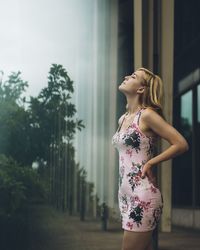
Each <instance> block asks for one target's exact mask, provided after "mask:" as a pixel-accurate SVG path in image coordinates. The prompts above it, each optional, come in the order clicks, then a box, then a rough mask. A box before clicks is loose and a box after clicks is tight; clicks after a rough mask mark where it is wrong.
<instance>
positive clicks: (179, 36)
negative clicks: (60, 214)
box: [75, 0, 200, 232]
mask: <svg viewBox="0 0 200 250" xmlns="http://www.w3.org/2000/svg"><path fill="white" fill-rule="evenodd" d="M92 8H93V9H92V13H93V15H92V18H93V20H92V21H93V26H92V27H91V32H92V34H93V37H91V36H90V38H91V39H93V46H92V47H90V50H91V58H90V60H89V61H87V63H89V65H90V74H91V79H92V80H90V81H88V82H87V83H86V84H85V85H84V86H83V85H80V86H79V85H77V95H76V104H77V108H78V113H79V114H78V115H79V117H80V115H82V119H83V120H85V121H86V129H85V130H84V132H80V133H79V134H78V135H77V138H76V148H77V155H76V159H77V161H78V162H80V164H81V165H83V166H84V167H85V168H86V170H87V172H88V181H91V182H93V183H94V185H95V190H94V192H96V193H97V195H98V197H99V198H100V203H102V202H103V201H105V202H106V203H107V204H108V206H109V207H110V210H111V211H112V212H113V214H115V213H116V214H115V216H117V215H118V199H117V189H118V155H117V152H116V151H115V150H114V149H113V148H112V145H111V138H112V135H113V134H114V133H115V131H116V129H117V121H118V118H119V117H120V115H121V114H122V113H123V112H124V111H125V104H126V103H125V101H126V100H125V98H124V96H122V94H121V93H119V91H118V85H119V84H120V83H121V82H122V79H123V77H124V75H126V74H129V73H131V72H133V71H134V70H135V69H137V68H138V67H141V66H143V67H146V68H149V69H150V70H152V71H153V72H155V73H156V74H158V75H160V76H161V78H162V80H163V83H164V92H165V105H164V113H165V116H166V119H167V120H168V122H169V123H170V124H172V125H173V126H174V127H175V128H176V129H177V130H178V131H180V132H181V133H182V134H183V135H184V137H185V138H186V139H187V141H188V143H189V145H190V150H188V151H187V152H186V153H185V154H184V155H181V156H177V157H176V158H174V159H171V160H168V161H165V162H162V163H161V164H159V166H158V179H159V184H160V185H159V186H160V189H161V192H162V194H163V198H164V209H163V215H162V218H161V223H160V230H161V231H163V232H170V231H171V227H172V225H173V224H174V225H180V226H185V227H189V228H197V229H199V228H200V182H199V178H200V154H199V152H198V151H199V146H200V145H199V144H200V129H199V123H200V68H199V67H200V60H199V51H200V49H199V48H198V44H199V40H200V29H199V22H200V21H199V18H198V12H199V10H200V3H199V1H197V0H191V1H187V0H182V1H181V0H176V1H175V0H118V1H117V0H110V1H105V0H102V1H98V0H96V1H94V2H93V7H92ZM75 92H76V90H75ZM168 146H169V143H168V142H166V141H165V140H162V141H161V144H160V145H159V148H160V150H162V151H163V150H165V149H166V148H167V147H168ZM95 206H96V204H95V201H94V204H93V208H94V209H93V214H94V216H95V215H96V212H95V211H96V209H95Z"/></svg>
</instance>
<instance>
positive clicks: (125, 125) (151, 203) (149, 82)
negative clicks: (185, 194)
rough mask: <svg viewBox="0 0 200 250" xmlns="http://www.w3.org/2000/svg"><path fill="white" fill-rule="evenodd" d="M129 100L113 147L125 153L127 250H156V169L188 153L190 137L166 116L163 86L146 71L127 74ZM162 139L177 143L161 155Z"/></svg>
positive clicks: (122, 184) (159, 201) (159, 202)
mask: <svg viewBox="0 0 200 250" xmlns="http://www.w3.org/2000/svg"><path fill="white" fill-rule="evenodd" d="M119 90H120V91H121V92H122V93H123V94H124V95H125V96H126V99H127V105H126V113H125V114H123V115H122V116H121V117H120V118H119V128H118V129H117V131H116V133H115V134H114V136H113V138H112V144H113V145H114V146H115V147H116V148H117V149H118V151H119V192H118V199H119V208H120V214H121V221H122V228H123V229H124V235H123V242H122V250H151V249H153V248H152V242H151V238H152V231H153V230H154V229H155V227H156V226H157V225H158V222H159V219H160V216H161V214H162V209H163V204H164V203H163V196H162V194H161V192H160V190H159V188H158V186H157V183H156V176H155V172H154V171H153V167H154V166H155V165H157V164H158V163H160V162H162V161H166V160H168V159H171V158H173V157H175V156H177V155H179V154H182V153H184V152H185V151H187V150H188V148H189V146H188V143H187V141H186V140H185V138H184V137H183V136H182V135H181V134H180V133H179V132H178V131H177V130H176V129H175V128H174V127H173V126H171V125H170V124H169V123H167V122H166V120H165V117H164V115H163V112H162V98H163V85H162V80H161V78H160V77H159V76H158V75H155V74H154V73H152V72H151V71H150V70H148V69H146V68H139V69H137V70H136V71H135V72H134V73H133V74H132V75H129V76H126V77H125V80H124V81H123V82H122V83H121V85H120V86H119ZM159 138H163V139H165V140H167V141H168V142H169V143H170V144H171V145H170V147H169V148H167V149H166V150H164V151H163V152H162V153H160V154H158V155H156V156H155V152H156V144H157V140H158V139H159Z"/></svg>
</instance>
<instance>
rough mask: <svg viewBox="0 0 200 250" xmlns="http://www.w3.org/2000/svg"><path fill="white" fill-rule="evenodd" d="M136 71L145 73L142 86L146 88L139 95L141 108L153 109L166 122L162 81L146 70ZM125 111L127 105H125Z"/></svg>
mask: <svg viewBox="0 0 200 250" xmlns="http://www.w3.org/2000/svg"><path fill="white" fill-rule="evenodd" d="M137 70H142V71H143V72H144V73H145V74H144V77H143V81H142V86H146V88H145V91H144V93H143V95H141V100H140V102H141V107H142V108H147V107H148V108H151V109H153V110H154V111H156V112H157V113H158V114H160V115H161V116H162V117H163V118H164V119H165V120H166V118H165V116H164V114H163V103H164V95H163V82H162V79H161V78H160V77H159V76H158V75H155V74H154V73H153V72H151V71H150V70H148V69H146V68H139V69H137ZM127 109H128V104H127V105H126V110H127Z"/></svg>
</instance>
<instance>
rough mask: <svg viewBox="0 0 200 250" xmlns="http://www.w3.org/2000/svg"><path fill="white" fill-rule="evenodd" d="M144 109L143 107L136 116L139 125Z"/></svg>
mask: <svg viewBox="0 0 200 250" xmlns="http://www.w3.org/2000/svg"><path fill="white" fill-rule="evenodd" d="M143 110H144V109H143V108H142V109H140V110H139V112H138V113H137V116H136V118H137V125H138V126H139V119H140V116H141V113H142V111H143Z"/></svg>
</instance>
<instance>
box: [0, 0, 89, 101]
mask: <svg viewBox="0 0 200 250" xmlns="http://www.w3.org/2000/svg"><path fill="white" fill-rule="evenodd" d="M91 2H92V0H84V1H82V0H28V1H27V0H0V3H1V14H0V30H1V39H0V70H2V71H3V72H4V76H3V79H4V80H6V79H7V77H6V76H7V75H9V74H10V73H11V72H12V71H15V72H16V71H21V72H22V74H21V77H22V79H23V80H25V81H28V84H29V87H28V89H27V93H26V96H27V97H28V96H30V95H31V96H36V95H37V94H38V93H39V91H40V90H41V88H43V87H44V86H46V85H47V75H48V71H49V69H50V66H51V64H52V63H57V64H62V65H63V66H64V67H65V69H66V70H67V72H68V75H69V76H70V78H71V79H72V80H73V81H76V80H78V76H77V71H78V70H79V69H80V68H83V69H84V67H85V59H84V56H82V54H81V51H82V50H84V49H85V46H88V40H87V39H86V36H87V34H88V28H89V27H88V25H87V24H88V22H90V19H89V16H90V15H91V13H92V11H91V9H90V8H91V6H92V4H91ZM77 62H78V65H77ZM81 64H82V66H83V67H81Z"/></svg>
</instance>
